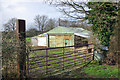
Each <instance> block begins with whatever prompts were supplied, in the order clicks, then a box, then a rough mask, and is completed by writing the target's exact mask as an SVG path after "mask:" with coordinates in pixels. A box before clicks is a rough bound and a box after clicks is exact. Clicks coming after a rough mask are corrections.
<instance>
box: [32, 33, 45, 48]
mask: <svg viewBox="0 0 120 80" xmlns="http://www.w3.org/2000/svg"><path fill="white" fill-rule="evenodd" d="M46 40H47V33H43V34H40V35H38V36H34V37H32V38H31V45H32V46H42V47H46V46H47V41H46Z"/></svg>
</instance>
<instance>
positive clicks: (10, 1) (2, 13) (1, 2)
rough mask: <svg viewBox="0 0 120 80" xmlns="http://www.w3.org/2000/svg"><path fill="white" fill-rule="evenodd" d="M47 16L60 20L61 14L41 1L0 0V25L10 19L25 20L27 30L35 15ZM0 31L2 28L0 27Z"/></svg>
mask: <svg viewBox="0 0 120 80" xmlns="http://www.w3.org/2000/svg"><path fill="white" fill-rule="evenodd" d="M38 14H39V15H47V16H48V17H49V18H56V19H57V18H60V17H62V16H63V15H62V13H61V12H59V11H58V9H57V8H56V7H54V6H52V5H51V6H50V5H49V4H47V3H45V2H44V1H43V0H0V18H1V19H0V24H1V25H2V24H3V23H6V22H7V21H8V20H9V19H11V18H14V17H15V18H18V19H25V20H26V22H27V28H29V26H30V25H31V24H33V22H34V20H33V19H34V17H35V15H38ZM1 29H2V27H1Z"/></svg>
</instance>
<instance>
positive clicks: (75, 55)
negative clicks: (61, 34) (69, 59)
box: [74, 47, 76, 66]
mask: <svg viewBox="0 0 120 80" xmlns="http://www.w3.org/2000/svg"><path fill="white" fill-rule="evenodd" d="M75 51H76V50H75V47H74V66H75V65H76V63H75V57H76V52H75Z"/></svg>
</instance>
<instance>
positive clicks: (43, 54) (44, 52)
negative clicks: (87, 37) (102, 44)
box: [27, 44, 94, 78]
mask: <svg viewBox="0 0 120 80" xmlns="http://www.w3.org/2000/svg"><path fill="white" fill-rule="evenodd" d="M89 46H92V47H89ZM93 50H94V45H93V44H84V45H78V46H66V47H54V48H44V49H31V50H30V53H29V55H28V57H27V72H28V77H30V78H44V77H48V76H52V75H54V74H60V73H63V72H65V71H68V70H72V69H75V68H78V67H79V68H80V67H82V66H84V65H86V64H87V63H89V62H90V61H91V60H93V56H94V53H93Z"/></svg>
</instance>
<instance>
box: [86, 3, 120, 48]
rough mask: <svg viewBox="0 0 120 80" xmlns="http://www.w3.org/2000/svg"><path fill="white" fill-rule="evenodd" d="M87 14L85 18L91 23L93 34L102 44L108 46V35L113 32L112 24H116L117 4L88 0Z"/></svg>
mask: <svg viewBox="0 0 120 80" xmlns="http://www.w3.org/2000/svg"><path fill="white" fill-rule="evenodd" d="M88 5H89V8H90V9H91V10H89V11H88V12H89V15H88V16H87V17H86V19H88V20H89V23H90V24H93V25H92V27H91V28H92V31H93V33H94V35H97V38H98V39H99V40H100V42H101V44H102V45H105V46H109V41H110V36H111V35H112V34H113V25H114V24H116V16H117V11H118V9H117V6H116V4H115V3H110V2H89V3H88Z"/></svg>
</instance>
